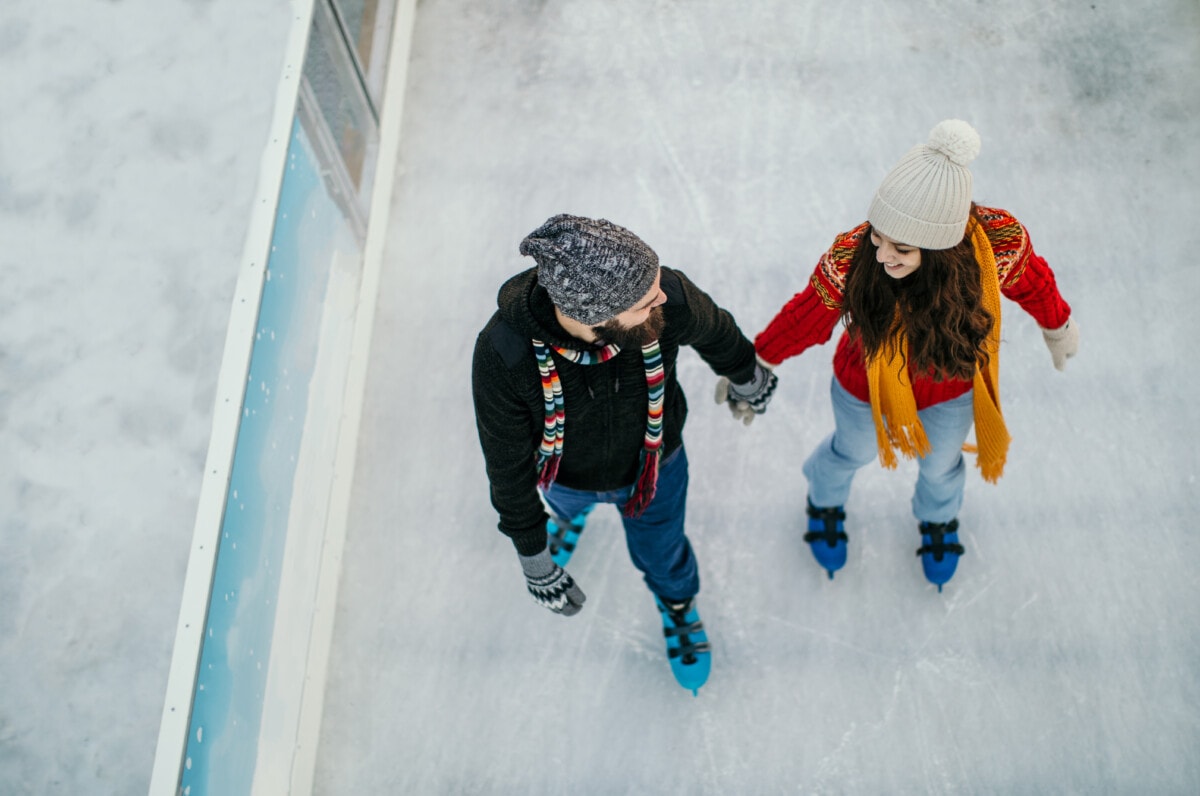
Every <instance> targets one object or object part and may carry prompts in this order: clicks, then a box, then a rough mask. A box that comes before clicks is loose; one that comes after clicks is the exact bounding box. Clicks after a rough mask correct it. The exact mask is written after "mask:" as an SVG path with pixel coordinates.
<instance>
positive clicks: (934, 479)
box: [804, 377, 975, 522]
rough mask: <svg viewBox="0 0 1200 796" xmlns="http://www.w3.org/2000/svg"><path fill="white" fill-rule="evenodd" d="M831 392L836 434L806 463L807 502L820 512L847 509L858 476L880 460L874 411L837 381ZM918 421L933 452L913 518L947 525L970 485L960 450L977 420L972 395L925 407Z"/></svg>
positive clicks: (923, 467)
mask: <svg viewBox="0 0 1200 796" xmlns="http://www.w3.org/2000/svg"><path fill="white" fill-rule="evenodd" d="M830 392H831V393H832V395H833V417H834V422H835V424H836V428H835V429H834V432H833V433H832V434H830V435H829V436H828V437H826V438H825V440H824V441H823V442H822V443H821V444H820V445H818V446H817V449H816V450H814V451H813V452H812V454H811V455H810V456H809V457H808V459H807V460H806V461H805V462H804V476H805V477H806V478H807V479H808V498H809V500H811V501H812V504H813V505H814V506H818V507H829V506H844V505H845V504H846V500H847V499H848V498H849V497H850V483H851V481H853V480H854V474H855V473H856V472H858V469H859V468H860V467H862V466H863V465H865V464H869V463H870V462H872V461H874V460H875V458H876V457H877V456H878V455H879V447H878V444H877V443H876V441H875V421H874V419H873V418H872V417H871V405H870V404H868V403H865V402H863V401H860V400H858V399H857V398H855V397H854V396H853V395H851V394H850V393H848V392H847V391H846V389H845V388H844V387H842V385H841V384H839V383H838V380H837V378H836V377H835V378H834V379H833V386H832V387H831V388H830ZM917 415H918V416H919V417H920V418H921V425H923V426H924V427H925V436H926V437H928V438H929V445H930V448H931V450H930V451H929V453H928V454H926V455H925V456H924V457H921V458H919V459H918V460H917V465H918V470H919V474H918V475H917V488H916V490H915V491H914V492H913V498H912V510H913V514H914V515H916V518H917V519H918V520H920V521H922V522H949V521H950V520H952V519H954V518H955V517H957V516H958V510H959V509H960V508H961V507H962V499H963V486H964V485H965V484H966V481H967V467H966V462H965V461H964V460H963V455H962V446H963V442H965V441H966V439H967V433H968V432H969V431H970V430H971V424H972V423H973V422H974V418H975V412H974V407H973V398H972V393H971V391H968V392H967V393H966V394H964V395H960V396H959V397H957V398H955V399H953V400H950V401H946V402H944V403H940V404H935V405H933V406H930V407H927V408H925V409H922V410H921V411H920V412H918V413H917Z"/></svg>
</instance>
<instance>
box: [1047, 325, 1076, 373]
mask: <svg viewBox="0 0 1200 796" xmlns="http://www.w3.org/2000/svg"><path fill="white" fill-rule="evenodd" d="M1042 339H1043V340H1045V341H1046V347H1047V348H1049V349H1050V356H1052V357H1053V358H1054V367H1056V368H1058V369H1059V370H1063V369H1065V368H1066V367H1067V360H1068V359H1070V358H1071V357H1073V356H1075V353H1076V352H1077V351H1078V350H1079V324H1078V322H1076V320H1075V319H1074V318H1068V319H1067V322H1066V323H1064V324H1063V325H1062V326H1060V327H1059V328H1057V329H1042Z"/></svg>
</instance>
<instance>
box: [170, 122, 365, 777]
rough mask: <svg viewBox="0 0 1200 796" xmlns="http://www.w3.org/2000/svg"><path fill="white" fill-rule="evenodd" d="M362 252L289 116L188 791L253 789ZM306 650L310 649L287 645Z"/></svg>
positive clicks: (191, 743)
mask: <svg viewBox="0 0 1200 796" xmlns="http://www.w3.org/2000/svg"><path fill="white" fill-rule="evenodd" d="M339 249H340V250H341V251H344V252H348V253H349V254H350V256H354V257H357V258H358V259H360V260H361V256H362V251H361V247H360V244H359V243H358V242H357V239H356V237H355V236H354V235H353V234H352V233H351V232H350V227H349V225H348V223H347V221H346V219H345V216H344V214H343V213H342V211H341V210H340V209H339V208H338V206H337V205H336V204H335V203H334V201H333V200H332V199H331V198H330V196H329V194H328V193H327V190H326V187H325V185H324V183H323V182H322V179H321V173H320V166H319V163H318V160H317V157H316V155H315V153H314V151H313V147H312V146H311V144H310V142H309V140H308V136H307V134H306V133H305V131H304V129H303V127H302V125H301V124H300V122H299V120H297V121H295V122H293V125H292V135H291V141H290V144H289V148H288V159H287V169H286V172H285V174H284V178H283V183H282V187H281V189H280V199H279V206H278V211H277V216H276V219H275V226H274V232H273V237H272V241H271V254H270V257H269V259H268V262H267V274H266V282H265V284H264V286H263V293H262V300H261V304H260V308H259V316H258V323H257V327H256V335H255V342H254V347H253V352H252V354H251V359H250V372H249V375H248V378H247V384H246V393H245V399H244V403H243V407H242V417H241V424H240V427H239V430H238V437H237V445H236V449H235V452H234V460H233V467H232V472H231V477H230V484H229V491H228V493H227V496H226V505H225V514H224V519H223V521H222V527H221V536H220V543H219V547H218V552H217V563H216V570H215V574H214V576H213V585H212V591H211V595H210V601H209V609H208V624H207V628H206V633H205V639H204V646H203V650H202V652H201V657H200V667H199V673H198V676H197V682H196V685H195V694H194V696H193V708H192V716H191V724H190V727H189V732H188V746H187V755H186V758H185V762H184V769H183V773H182V778H181V789H182V793H184V794H187V795H188V796H203V795H204V794H221V795H222V796H225V795H227V794H241V793H249V792H250V788H251V784H252V782H253V778H254V767H255V762H256V759H257V755H258V739H259V729H260V725H261V720H262V714H263V701H264V695H265V684H266V678H267V672H268V668H269V667H268V662H269V660H270V655H271V652H272V650H271V638H272V632H273V630H274V625H275V618H276V609H277V601H276V596H277V594H278V591H279V582H280V574H281V573H280V565H281V562H282V559H283V552H284V546H285V542H286V538H287V530H288V523H289V516H290V510H291V504H292V496H293V489H294V480H295V476H296V467H297V459H298V454H299V451H300V445H301V438H302V434H303V431H304V425H305V417H306V414H307V411H308V404H309V395H310V388H311V386H312V379H313V372H314V367H315V363H316V359H317V349H318V332H319V329H320V320H321V315H322V309H323V306H324V303H325V299H326V294H327V289H328V284H329V274H330V267H331V263H332V262H333V260H334V254H335V251H336V250H339ZM291 653H292V654H303V651H302V650H294V651H291Z"/></svg>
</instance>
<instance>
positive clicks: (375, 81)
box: [330, 0, 396, 107]
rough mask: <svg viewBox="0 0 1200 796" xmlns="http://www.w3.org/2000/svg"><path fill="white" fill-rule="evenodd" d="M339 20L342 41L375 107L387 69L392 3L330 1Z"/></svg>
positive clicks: (388, 0)
mask: <svg viewBox="0 0 1200 796" xmlns="http://www.w3.org/2000/svg"><path fill="white" fill-rule="evenodd" d="M330 2H331V3H332V4H333V7H334V9H335V10H336V11H337V13H338V15H339V16H340V17H341V19H342V27H343V28H344V29H345V31H346V38H347V39H349V40H350V45H351V47H352V48H353V49H354V54H355V55H356V56H357V57H358V63H359V66H360V68H361V69H362V73H363V80H364V82H366V84H367V91H368V92H369V93H370V95H371V99H372V101H373V102H374V103H375V105H376V107H378V106H379V102H380V99H381V95H382V94H383V80H384V71H385V70H386V69H387V55H388V45H389V43H390V42H391V32H392V31H391V28H392V17H393V16H394V14H395V12H396V0H330Z"/></svg>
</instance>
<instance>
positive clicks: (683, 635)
mask: <svg viewBox="0 0 1200 796" xmlns="http://www.w3.org/2000/svg"><path fill="white" fill-rule="evenodd" d="M692 602H693V601H692V600H691V599H688V600H684V601H683V602H681V603H669V602H667V601H666V600H659V606H660V607H661V608H662V611H663V613H664V614H666V615H667V617H668V618H669V619H670V620H671V624H672V625H674V627H664V628H663V635H664V636H665V637H666V638H667V639H668V642H669V640H670V639H672V638H676V639H678V640H679V646H678V647H672V646H671V645H670V644H669V643H668V644H667V657H668V658H680V659H681V663H683V664H684V665H685V666H690V665H691V664H693V663H695V662H696V653H700V652H709V651H710V650H711V645H710V644H709V643H708V641H707V640H706V641H693V640H692V638H691V637H692V636H693V635H696V634H698V633H700V632H702V631H703V630H704V623H703V622H701V621H700V619H699V617H697V619H696V621H695V622H688V621H687V615H688V613H689V612H691V610H692Z"/></svg>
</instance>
